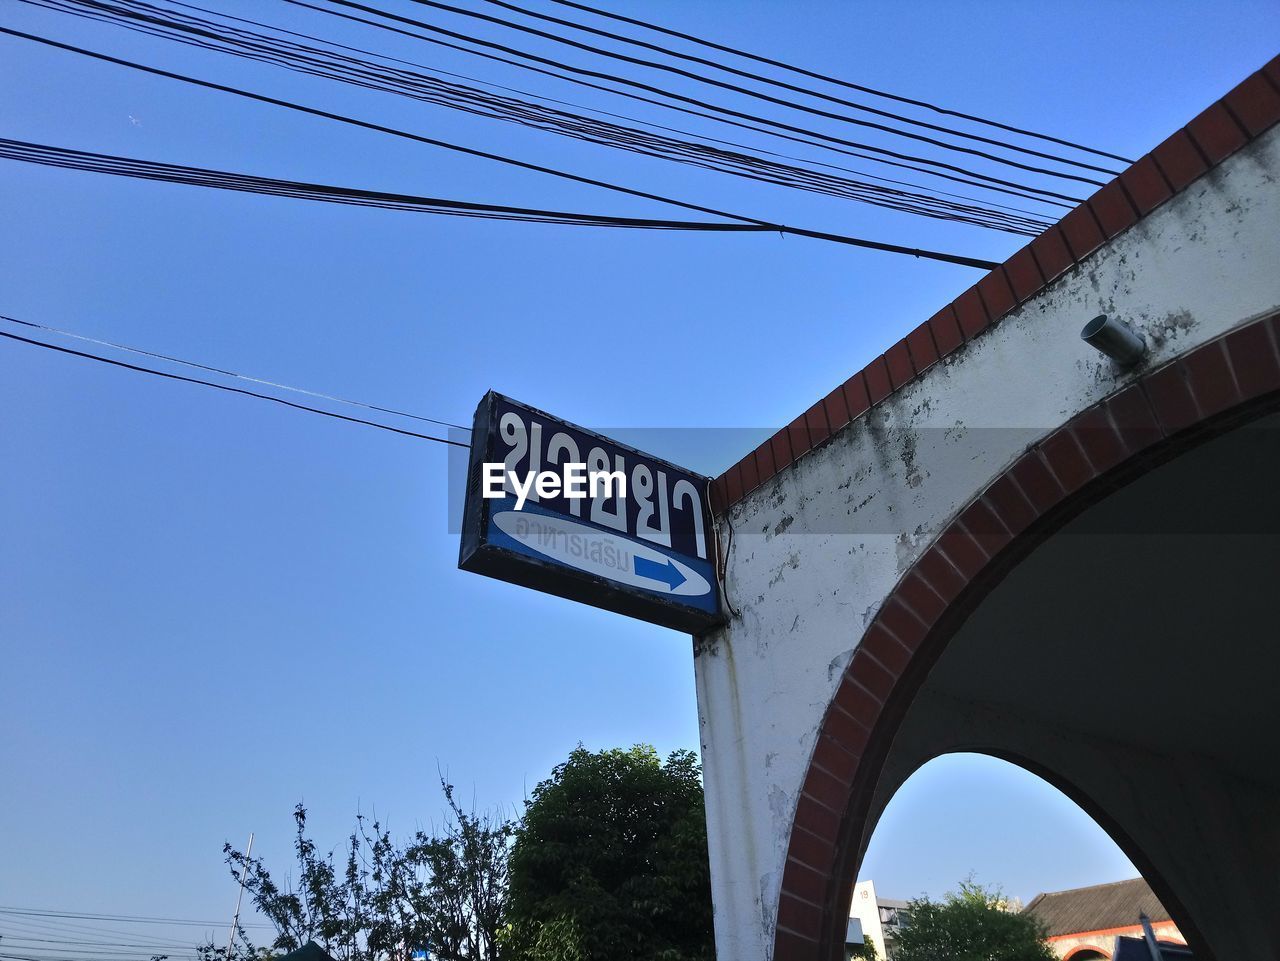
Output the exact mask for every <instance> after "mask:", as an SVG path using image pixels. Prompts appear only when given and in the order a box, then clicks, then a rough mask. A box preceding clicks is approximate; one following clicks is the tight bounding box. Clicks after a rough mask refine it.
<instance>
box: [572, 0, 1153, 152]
mask: <svg viewBox="0 0 1280 961" xmlns="http://www.w3.org/2000/svg"><path fill="white" fill-rule="evenodd" d="M551 2H552V3H557V4H560V5H561V6H564V7H572V8H573V9H575V10H581V11H583V12H585V13H591V14H595V15H596V16H598V17H607V18H608V19H610V20H615V21H618V22H620V23H627V24H630V25H632V26H634V27H642V28H644V29H646V30H653V31H655V32H657V33H661V34H664V35H666V36H668V37H676V38H677V39H680V40H687V41H689V42H690V43H695V44H698V45H700V46H703V47H707V48H709V49H712V50H718V51H720V52H721V53H730V54H733V55H734V56H735V57H742V58H744V59H746V60H753V61H755V62H756V63H763V64H766V65H768V66H771V67H778V68H780V69H783V70H789V71H791V72H792V73H796V74H799V75H801V76H804V77H809V78H810V79H812V80H821V81H822V82H824V83H830V84H835V85H836V86H840V87H844V88H846V89H848V90H857V91H859V92H860V93H867V94H871V95H872V96H875V97H883V98H885V99H886V100H892V101H895V102H896V103H902V104H908V105H910V106H913V107H920V108H922V109H925V110H931V111H933V112H934V113H937V114H941V115H943V116H947V117H956V118H958V119H961V120H968V121H971V122H973V123H979V124H984V125H986V126H988V127H994V128H996V129H999V130H1004V131H1006V132H1008V133H1015V134H1019V135H1021V136H1024V137H1034V138H1036V139H1037V140H1044V141H1046V142H1048V143H1056V144H1058V145H1060V146H1063V147H1071V148H1073V149H1075V150H1083V151H1084V152H1086V153H1091V154H1094V155H1095V156H1098V157H1105V158H1107V159H1109V160H1118V161H1119V162H1120V163H1123V164H1126V165H1131V164H1133V163H1134V161H1133V160H1131V159H1129V158H1128V157H1122V156H1120V155H1119V154H1115V153H1109V152H1107V151H1105V150H1098V149H1097V148H1096V147H1088V146H1085V145H1084V144H1080V143H1076V142H1074V141H1071V140H1064V139H1063V138H1061V137H1055V136H1052V135H1050V134H1045V133H1039V132H1037V131H1035V130H1026V129H1024V128H1022V127H1015V126H1012V125H1010V124H1006V123H1001V122H1000V121H998V120H992V119H990V118H988V117H980V116H975V115H974V114H969V113H963V112H962V111H959V110H950V109H948V108H946V107H939V106H938V105H936V104H932V103H929V102H928V101H925V100H916V99H913V98H911V97H904V96H902V95H901V94H896V93H889V92H888V91H885V90H877V89H876V88H875V87H868V86H864V85H863V84H858V83H853V82H852V81H849V80H842V79H840V78H839V77H833V76H830V75H828V74H823V73H817V72H816V71H813V70H808V69H806V68H804V67H798V66H796V65H795V64H791V63H786V62H784V61H781V60H775V59H773V58H771V57H764V56H761V55H760V54H755V53H748V52H747V51H745V50H741V49H738V48H737V47H730V46H726V45H725V44H722V43H716V42H714V41H711V40H707V39H704V38H702V37H697V36H694V35H693V34H689V33H681V32H680V31H679V30H672V29H671V28H669V27H664V26H661V25H659V24H656V23H651V22H649V21H647V20H639V19H637V18H634V17H628V16H624V15H623V14H620V13H613V12H611V11H609V10H602V9H600V8H599V7H591V6H588V5H587V4H585V3H578V2H576V0H551ZM671 55H672V56H684V55H683V54H679V53H676V52H675V51H672V52H671ZM717 66H719V65H718V64H717Z"/></svg>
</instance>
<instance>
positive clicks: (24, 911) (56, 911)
mask: <svg viewBox="0 0 1280 961" xmlns="http://www.w3.org/2000/svg"><path fill="white" fill-rule="evenodd" d="M8 319H12V318H8ZM0 915H18V916H19V917H31V918H70V919H77V920H84V921H112V922H124V923H128V924H194V925H196V926H200V927H207V926H213V927H222V926H223V925H224V924H226V923H227V922H226V919H225V918H224V919H223V920H221V921H198V920H193V919H192V918H163V917H156V916H154V915H146V914H110V913H107V912H105V911H103V912H99V911H67V910H63V909H60V908H20V907H17V906H15V905H11V904H5V905H0ZM241 927H246V928H270V929H272V930H274V929H275V925H273V924H265V923H262V922H252V923H245V924H242V925H241Z"/></svg>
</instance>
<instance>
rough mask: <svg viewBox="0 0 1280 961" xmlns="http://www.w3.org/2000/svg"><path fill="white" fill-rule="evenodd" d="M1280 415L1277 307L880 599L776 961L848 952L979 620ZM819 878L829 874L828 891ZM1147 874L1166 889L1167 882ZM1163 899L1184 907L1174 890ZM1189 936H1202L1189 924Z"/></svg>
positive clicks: (829, 723)
mask: <svg viewBox="0 0 1280 961" xmlns="http://www.w3.org/2000/svg"><path fill="white" fill-rule="evenodd" d="M1278 408H1280V314H1276V315H1274V316H1271V317H1266V318H1263V319H1261V320H1257V321H1254V322H1252V323H1249V324H1246V325H1244V326H1242V327H1238V328H1236V329H1235V330H1232V331H1229V332H1227V333H1226V334H1223V335H1222V336H1220V337H1218V338H1217V339H1216V340H1213V341H1210V342H1209V343H1207V344H1204V345H1202V346H1200V347H1198V348H1196V349H1194V350H1192V351H1190V352H1189V353H1187V354H1185V355H1184V356H1182V357H1180V358H1178V359H1177V360H1174V361H1171V362H1170V363H1168V364H1166V365H1164V366H1163V367H1159V368H1157V369H1155V370H1152V371H1149V372H1147V373H1146V374H1144V375H1142V376H1141V377H1139V378H1138V379H1137V380H1136V381H1134V382H1133V383H1131V384H1128V385H1126V386H1124V387H1122V388H1121V389H1119V390H1117V391H1116V392H1115V393H1113V394H1111V395H1110V396H1109V397H1107V398H1106V399H1105V400H1103V401H1102V402H1100V403H1098V404H1096V405H1095V406H1093V407H1091V408H1089V409H1088V410H1085V411H1083V412H1081V413H1080V414H1078V415H1076V416H1075V417H1073V418H1071V420H1069V421H1068V422H1067V423H1066V424H1064V425H1063V426H1062V427H1061V428H1059V429H1058V430H1057V431H1055V432H1054V433H1052V434H1050V435H1049V436H1048V437H1046V438H1044V439H1043V440H1042V441H1040V442H1039V443H1038V444H1035V445H1034V446H1032V447H1031V448H1029V449H1028V450H1027V451H1026V452H1025V453H1024V454H1023V455H1022V456H1021V457H1020V458H1019V459H1018V460H1017V461H1015V462H1014V463H1013V464H1012V465H1010V467H1009V468H1008V469H1007V470H1005V471H1004V472H1003V473H1002V474H1001V475H1000V476H999V477H997V478H996V479H995V480H993V481H992V482H991V483H990V484H988V485H987V487H986V488H985V489H984V490H982V491H981V492H980V493H979V494H978V495H977V496H976V497H975V498H974V499H973V500H972V501H971V502H970V503H969V504H968V505H967V506H966V507H964V508H963V509H962V510H961V511H960V512H959V513H958V514H957V515H956V517H954V518H953V519H952V521H951V523H950V524H949V525H948V526H947V527H946V529H944V530H943V531H942V533H941V534H940V535H939V536H938V538H937V540H935V541H934V543H933V544H932V545H931V546H930V547H929V548H928V549H927V550H926V551H925V552H924V554H923V555H922V556H921V557H920V559H919V560H918V561H917V562H916V563H915V564H914V565H913V566H912V567H911V569H909V570H908V571H907V572H906V574H905V575H904V576H903V578H902V580H901V581H899V582H898V584H897V586H896V587H895V588H894V589H893V591H892V592H890V594H889V596H888V597H887V598H886V599H885V601H884V603H883V604H882V605H881V607H880V610H879V611H878V612H877V614H876V617H875V619H874V620H873V621H872V623H871V625H870V626H869V627H868V629H867V631H866V632H865V633H864V634H863V635H862V637H861V639H860V642H859V644H858V647H857V648H856V650H855V652H854V656H853V659H852V660H851V661H850V664H849V667H848V668H847V669H846V671H845V673H844V675H843V676H842V678H841V680H840V683H839V685H838V687H837V688H836V691H835V694H834V696H833V697H832V700H831V703H830V705H829V706H828V708H827V712H826V715H825V717H824V719H823V722H822V725H821V727H820V728H819V732H818V738H817V743H816V745H815V749H814V754H813V757H812V758H811V760H810V766H809V769H808V773H807V774H806V776H805V779H804V783H803V785H802V787H801V792H800V797H799V801H798V804H797V807H796V813H795V819H794V821H793V824H792V830H791V839H790V844H789V847H788V851H787V866H786V869H785V871H784V874H783V879H782V889H781V892H780V897H781V901H780V903H779V913H778V927H777V933H776V938H775V946H774V961H799V959H805V961H814V959H829V958H835V957H837V956H838V952H839V950H840V949H841V948H842V946H843V943H844V941H843V938H844V932H845V921H846V917H845V915H846V912H847V909H848V895H849V892H850V890H852V884H853V880H854V877H853V876H854V874H855V872H856V870H857V861H858V858H859V857H860V853H859V845H860V843H861V839H862V834H863V826H864V824H865V820H866V818H867V816H868V812H869V810H870V803H871V796H872V793H873V791H874V790H875V785H876V780H877V778H878V777H879V772H880V769H881V767H882V765H883V763H884V759H885V756H886V754H887V752H888V745H889V744H890V742H891V741H892V740H893V736H894V734H895V733H896V731H897V727H898V725H899V724H900V723H901V721H902V718H903V717H904V716H905V714H906V711H907V708H908V707H909V706H910V703H911V701H912V700H913V699H914V697H915V695H916V692H917V691H918V690H919V688H920V685H921V684H922V683H923V681H924V678H925V676H926V675H927V673H928V670H929V668H930V667H931V666H932V665H933V664H934V663H935V662H936V661H937V659H938V657H939V656H940V655H941V653H942V651H943V649H944V648H945V647H946V644H947V643H948V642H949V641H950V639H951V637H952V636H953V635H954V634H955V632H956V630H957V629H958V628H959V626H960V625H961V624H962V623H963V622H964V620H965V618H966V617H967V616H968V615H969V613H971V612H972V611H973V609H974V608H975V607H976V606H977V605H978V604H979V603H980V602H981V601H982V599H983V598H984V597H986V595H987V594H988V593H990V591H991V590H992V589H994V588H995V586H996V585H997V584H999V583H1000V581H1002V580H1003V579H1004V577H1005V575H1006V574H1007V573H1008V572H1009V571H1010V570H1012V569H1013V567H1014V566H1016V565H1017V563H1018V562H1019V561H1021V560H1022V559H1023V558H1024V557H1026V556H1027V555H1028V554H1029V553H1030V552H1031V551H1032V550H1033V549H1034V548H1035V547H1036V546H1037V545H1038V544H1040V543H1041V542H1042V541H1043V540H1044V539H1045V538H1046V537H1048V536H1049V535H1050V534H1052V533H1053V532H1054V531H1056V530H1057V529H1058V528H1060V527H1061V526H1062V525H1063V524H1065V523H1066V522H1067V521H1068V520H1070V519H1071V518H1073V517H1075V516H1076V515H1078V514H1079V513H1080V512H1081V511H1083V510H1084V509H1085V508H1087V507H1088V506H1090V505H1091V504H1093V503H1096V502H1097V501H1099V500H1101V499H1102V498H1104V497H1106V496H1107V494H1109V493H1111V492H1113V491H1114V490H1116V489H1117V488H1118V487H1120V486H1122V485H1124V484H1126V483H1129V482H1130V481H1132V480H1133V479H1135V478H1136V477H1138V476H1140V475H1142V474H1144V473H1146V472H1147V471H1149V470H1151V469H1152V468H1154V467H1156V466H1158V465H1159V464H1162V463H1164V462H1166V461H1168V460H1169V459H1171V458H1173V457H1176V456H1177V455H1178V454H1180V453H1183V452H1184V451H1186V450H1189V449H1190V448H1192V447H1195V446H1197V445H1199V444H1201V443H1203V442H1204V441H1206V440H1208V439H1210V438H1212V437H1215V436H1217V435H1219V434H1221V433H1224V432H1225V431H1227V430H1230V429H1232V428H1233V427H1235V426H1237V425H1239V424H1240V423H1242V422H1244V421H1246V420H1249V419H1252V418H1254V417H1257V416H1260V415H1261V414H1263V413H1266V412H1269V411H1272V410H1275V409H1278ZM1024 766H1025V765H1024ZM1064 790H1065V788H1064ZM1068 793H1070V792H1069V791H1068ZM1077 800H1079V799H1077ZM1097 819H1098V820H1100V821H1101V820H1103V818H1102V817H1098V818H1097ZM1104 826H1105V825H1104ZM1126 853H1127V854H1129V856H1130V857H1131V858H1132V857H1135V856H1139V857H1140V853H1137V854H1135V852H1133V851H1131V850H1127V851H1126ZM815 875H817V876H819V877H821V878H822V879H823V883H822V885H821V891H822V893H821V896H820V897H819V896H818V894H817V892H818V883H817V878H816V877H815ZM1148 880H1150V881H1151V883H1152V885H1153V887H1156V888H1161V887H1163V885H1162V883H1161V882H1159V880H1158V879H1157V878H1155V877H1149V878H1148ZM1156 893H1157V896H1159V897H1160V899H1161V901H1162V902H1163V903H1165V904H1166V905H1170V906H1175V905H1176V899H1174V898H1173V897H1172V895H1171V893H1170V892H1168V891H1166V890H1157V892H1156ZM797 902H800V903H797ZM784 906H785V907H786V911H785V912H784V911H783V910H782V908H783V907H784ZM1181 913H1183V914H1185V912H1181ZM1183 932H1184V934H1186V935H1188V937H1189V939H1190V940H1192V941H1196V940H1199V938H1198V937H1195V936H1194V934H1195V933H1194V932H1193V931H1188V930H1187V927H1186V926H1183Z"/></svg>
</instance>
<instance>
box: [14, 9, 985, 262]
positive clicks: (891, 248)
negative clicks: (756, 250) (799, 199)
mask: <svg viewBox="0 0 1280 961" xmlns="http://www.w3.org/2000/svg"><path fill="white" fill-rule="evenodd" d="M0 34H6V35H8V36H13V37H19V38H21V39H24V40H31V41H33V42H35V43H40V44H43V45H45V46H49V47H54V48H56V49H60V50H66V51H69V52H71V53H76V54H80V55H82V56H86V57H90V58H92V59H95V60H101V61H103V62H106V63H114V64H117V65H119V66H123V67H128V68H130V69H132V70H138V71H141V72H143V73H149V74H152V75H155V76H160V77H168V78H169V79H172V80H179V81H182V82H183V83H188V84H191V85H193V86H198V87H204V88H206V89H209V90H218V91H221V92H223V93H230V94H233V95H235V96H239V97H244V98H246V99H249V100H255V101H258V102H259V103H267V104H271V105H273V106H278V107H284V108H286V109H288V110H294V111H297V112H299V113H305V114H309V115H311V116H315V117H323V118H325V119H328V120H335V121H338V122H339V123H345V124H349V125H351V126H354V127H359V128H361V129H364V130H373V131H376V132H378V133H385V134H389V135H391V136H394V137H401V138H403V139H406V140H412V141H415V142H417V143H423V144H427V145H429V146H434V147H442V148H444V149H446V150H452V151H455V152H457V153H462V154H466V155H468V156H473V157H483V158H485V159H487V160H494V161H497V162H499V163H503V164H507V165H509V166H513V167H518V168H521V169H524V170H532V171H536V172H539V173H544V174H548V175H550V176H554V177H558V178H560V179H563V180H569V181H572V182H575V183H581V184H587V185H589V186H593V187H603V188H605V189H607V190H613V191H616V192H618V193H623V194H627V195H629V196H633V197H641V198H643V199H646V200H656V201H659V202H661V203H666V204H670V205H672V206H676V207H682V208H684V209H686V210H696V211H698V212H699V213H704V214H712V215H714V216H717V217H728V218H730V219H731V220H738V221H742V222H744V223H752V224H756V225H758V226H763V227H768V228H770V229H772V230H777V231H779V232H781V233H791V234H795V235H796V236H801V237H812V238H814V239H817V240H829V241H832V242H834V243H841V244H848V245H850V246H854V247H864V248H868V249H872V250H882V251H886V252H889V253H898V254H907V255H910V256H913V257H923V258H926V259H929V260H938V261H942V262H944V263H952V264H959V265H961V266H965V267H976V268H978V269H980V270H993V269H995V267H997V266H998V264H996V263H993V262H992V261H987V260H978V259H976V258H972V257H962V256H959V255H956V254H947V253H941V252H938V251H932V250H922V249H919V248H914V247H905V246H902V245H899V244H887V243H882V242H880V241H871V240H864V239H861V238H856V237H847V236H844V235H841V234H832V233H827V232H825V231H819V230H810V229H807V228H800V227H788V226H785V225H782V224H772V223H769V222H768V221H763V220H758V219H756V218H754V217H749V216H746V215H743V214H735V213H730V212H728V211H723V210H717V209H715V208H714V207H705V206H703V205H701V204H695V203H690V202H688V201H684V200H676V199H673V198H670V197H664V196H662V195H660V194H654V193H650V192H648V191H643V190H637V189H635V188H632V187H624V186H621V185H619V184H614V183H610V182H608V181H603V180H596V179H594V178H591V177H585V176H582V175H580V174H573V173H568V172H567V171H563V170H557V169H555V168H552V167H545V166H542V165H541V164H534V163H530V162H528V161H524V160H517V159H515V158H512V157H505V156H502V155H501V154H494V153H490V152H488V151H485V150H479V149H476V148H474V147H464V146H461V145H459V144H453V143H449V142H447V141H443V140H437V139H435V138H432V137H424V136H422V135H420V134H415V133H410V132H408V131H406V130H397V129H396V128H394V127H387V126H384V125H382V124H376V123H371V122H370V121H367V120H358V119H356V118H354V117H348V116H344V115H342V114H336V113H332V112H330V111H327V110H321V109H319V108H317V107H308V106H305V105H303V104H298V103H293V102H292V101H288V100H281V99H279V98H277V97H269V96H267V95H265V94H260V93H253V92H251V91H248V90H241V89H239V88H237V87H231V86H228V85H226V84H220V83H214V82H212V81H209V80H199V79H197V78H195V77H189V76H186V75H184V74H179V73H174V72H172V71H169V70H161V69H160V68H158V67H148V66H145V65H144V64H140V63H135V62H133V61H130V60H124V59H122V58H120V57H113V56H110V55H109V54H105V53H98V52H96V51H93V50H88V49H85V48H83V47H76V46H74V45H72V44H67V43H62V42H60V41H57V40H52V39H49V38H47V37H41V36H38V35H36V34H31V33H25V32H23V31H21V30H14V29H12V28H10V27H0Z"/></svg>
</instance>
